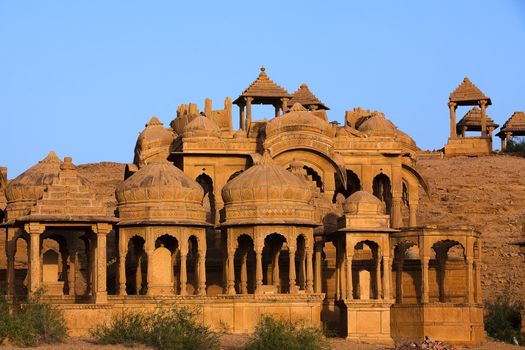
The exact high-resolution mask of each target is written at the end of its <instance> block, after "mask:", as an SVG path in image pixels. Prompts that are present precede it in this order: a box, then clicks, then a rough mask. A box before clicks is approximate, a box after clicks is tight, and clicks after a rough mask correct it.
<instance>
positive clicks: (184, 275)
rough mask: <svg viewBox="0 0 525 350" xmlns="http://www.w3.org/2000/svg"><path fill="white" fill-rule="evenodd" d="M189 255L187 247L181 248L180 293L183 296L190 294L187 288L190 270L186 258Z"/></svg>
mask: <svg viewBox="0 0 525 350" xmlns="http://www.w3.org/2000/svg"><path fill="white" fill-rule="evenodd" d="M187 257H188V250H187V248H186V249H182V248H181V250H180V295H182V296H185V295H188V291H187V289H186V284H187V283H188V271H187V268H186V258H187ZM148 271H149V269H148Z"/></svg>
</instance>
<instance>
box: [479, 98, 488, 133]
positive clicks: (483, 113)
mask: <svg viewBox="0 0 525 350" xmlns="http://www.w3.org/2000/svg"><path fill="white" fill-rule="evenodd" d="M479 106H480V107H481V136H487V135H488V134H487V101H486V100H481V101H479Z"/></svg>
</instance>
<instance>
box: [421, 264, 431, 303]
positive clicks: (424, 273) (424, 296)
mask: <svg viewBox="0 0 525 350" xmlns="http://www.w3.org/2000/svg"><path fill="white" fill-rule="evenodd" d="M429 261H430V258H429V257H428V256H424V257H423V258H422V259H421V289H422V290H421V302H422V303H423V304H426V303H428V301H429V298H428V262H429Z"/></svg>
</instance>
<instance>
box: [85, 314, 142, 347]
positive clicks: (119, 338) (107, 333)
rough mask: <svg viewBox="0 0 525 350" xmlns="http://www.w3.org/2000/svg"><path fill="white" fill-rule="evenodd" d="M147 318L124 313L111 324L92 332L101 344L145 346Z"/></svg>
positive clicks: (96, 328) (98, 327) (112, 320)
mask: <svg viewBox="0 0 525 350" xmlns="http://www.w3.org/2000/svg"><path fill="white" fill-rule="evenodd" d="M147 323H148V322H147V316H146V315H145V314H140V313H133V312H122V313H120V314H118V315H117V316H115V317H113V318H112V319H111V321H110V323H109V324H102V325H99V326H97V327H95V328H94V329H92V330H91V331H90V334H91V336H92V337H94V338H95V339H96V340H97V342H99V343H100V344H124V345H126V346H130V345H133V344H144V343H146V340H147V332H148V329H147V326H148V324H147Z"/></svg>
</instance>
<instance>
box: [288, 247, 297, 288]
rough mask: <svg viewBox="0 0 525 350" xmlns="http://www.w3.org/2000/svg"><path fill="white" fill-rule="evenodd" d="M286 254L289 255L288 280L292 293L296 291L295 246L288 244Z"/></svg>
mask: <svg viewBox="0 0 525 350" xmlns="http://www.w3.org/2000/svg"><path fill="white" fill-rule="evenodd" d="M288 254H289V256H290V258H289V262H290V268H289V281H290V287H289V290H290V292H289V293H290V294H294V293H296V292H297V286H296V284H295V277H296V275H295V247H294V246H292V245H289V246H288Z"/></svg>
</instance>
